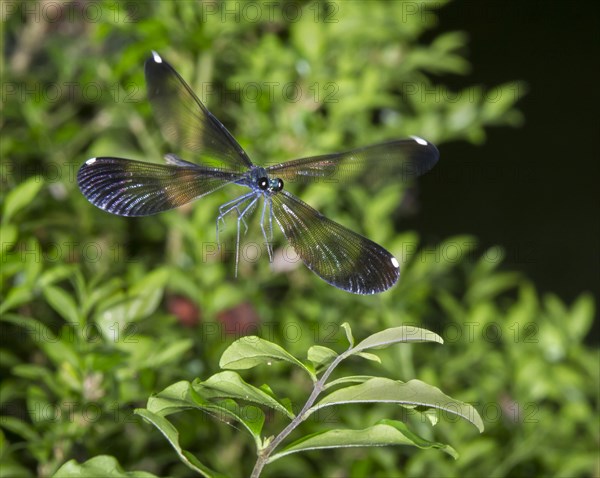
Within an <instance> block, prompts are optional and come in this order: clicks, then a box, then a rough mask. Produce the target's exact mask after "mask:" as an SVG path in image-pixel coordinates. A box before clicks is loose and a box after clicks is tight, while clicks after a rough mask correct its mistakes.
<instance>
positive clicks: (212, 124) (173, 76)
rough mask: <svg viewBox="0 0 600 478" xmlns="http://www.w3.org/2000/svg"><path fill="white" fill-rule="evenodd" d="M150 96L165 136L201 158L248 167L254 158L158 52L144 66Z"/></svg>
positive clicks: (206, 161)
mask: <svg viewBox="0 0 600 478" xmlns="http://www.w3.org/2000/svg"><path fill="white" fill-rule="evenodd" d="M144 72H145V74H146V84H147V87H148V99H149V100H150V103H151V104H152V109H153V111H154V116H155V118H156V120H157V122H158V124H159V125H160V128H161V131H162V133H163V136H164V137H165V139H167V140H168V141H169V142H170V143H171V144H172V146H179V147H183V148H185V149H188V150H190V151H193V152H195V153H198V154H199V158H198V160H199V162H201V163H203V164H207V165H210V166H217V167H219V166H220V165H227V167H228V168H229V169H234V170H236V171H242V170H244V171H245V170H247V169H248V168H249V167H250V166H252V161H250V158H248V155H247V154H246V153H245V151H244V150H243V149H242V147H241V146H240V145H239V144H238V143H237V141H236V140H235V139H234V138H233V136H232V135H231V133H230V132H229V131H227V129H226V128H225V126H223V125H222V124H221V122H220V121H219V120H218V119H217V118H215V117H214V116H213V114H212V113H211V112H210V111H208V109H206V107H205V106H204V105H203V104H202V102H201V101H200V100H199V99H198V98H197V97H196V95H195V94H194V92H193V91H192V89H191V88H190V87H189V86H188V85H187V83H186V82H185V81H184V80H183V78H181V76H179V73H177V72H176V71H175V70H174V69H173V67H172V66H171V65H169V64H168V63H167V62H166V61H165V60H163V59H162V58H161V57H160V56H159V55H158V53H156V52H152V56H151V57H150V58H148V60H146V64H145V66H144Z"/></svg>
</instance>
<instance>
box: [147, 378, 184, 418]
mask: <svg viewBox="0 0 600 478" xmlns="http://www.w3.org/2000/svg"><path fill="white" fill-rule="evenodd" d="M190 386H191V384H190V382H188V381H187V380H182V381H181V382H177V383H174V384H173V385H169V386H168V387H167V388H165V389H164V390H162V391H160V392H158V393H157V394H156V395H152V396H151V397H150V398H149V399H148V403H147V404H146V407H147V408H148V410H149V411H150V412H152V413H154V414H156V415H160V416H161V417H165V416H167V415H170V414H171V413H176V412H178V411H182V410H187V409H189V408H192V407H193V406H194V404H193V403H192V402H191V400H190V398H189V393H190Z"/></svg>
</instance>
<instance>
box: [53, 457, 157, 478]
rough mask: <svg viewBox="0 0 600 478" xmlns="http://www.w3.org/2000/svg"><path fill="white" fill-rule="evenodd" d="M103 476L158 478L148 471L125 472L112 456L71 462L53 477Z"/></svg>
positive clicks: (85, 477) (108, 477)
mask: <svg viewBox="0 0 600 478" xmlns="http://www.w3.org/2000/svg"><path fill="white" fill-rule="evenodd" d="M93 476H102V477H107V478H157V477H156V475H153V474H152V473H148V472H147V471H123V468H122V467H121V465H120V464H119V462H118V461H117V460H116V459H115V458H114V457H112V456H109V455H99V456H95V457H94V458H90V459H89V460H88V461H84V462H83V463H78V462H77V461H76V460H69V461H68V462H66V463H65V464H64V465H63V466H61V467H60V468H59V469H58V470H57V471H56V473H55V474H54V475H53V477H54V478H89V477H93Z"/></svg>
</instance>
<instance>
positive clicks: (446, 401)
mask: <svg viewBox="0 0 600 478" xmlns="http://www.w3.org/2000/svg"><path fill="white" fill-rule="evenodd" d="M367 402H369V403H375V402H383V403H398V404H401V405H402V404H408V405H420V406H424V407H430V408H437V409H439V410H444V411H446V412H448V413H451V414H453V415H458V416H460V417H462V418H464V419H465V420H468V421H469V422H471V423H472V424H473V425H475V426H476V427H477V428H478V429H479V431H480V432H482V431H483V422H482V420H481V417H480V416H479V413H477V410H475V409H474V408H473V407H472V406H471V405H469V404H467V403H463V402H460V401H458V400H455V399H453V398H451V397H449V396H447V395H445V394H444V393H442V391H441V390H440V389H439V388H436V387H433V386H432V385H428V384H426V383H424V382H421V381H420V380H410V381H408V382H406V383H403V382H400V381H396V380H390V379H389V378H381V377H377V378H372V379H371V380H367V381H366V382H364V383H361V384H360V385H352V386H349V387H345V388H341V389H339V390H335V391H333V392H331V393H330V394H329V395H327V396H326V397H325V398H323V399H322V400H321V401H320V402H319V403H317V404H316V405H314V406H313V407H311V408H310V409H309V410H308V411H307V412H306V415H305V417H307V416H308V415H310V414H311V413H313V412H315V411H317V410H319V409H320V408H324V407H329V406H332V405H344V404H347V403H367Z"/></svg>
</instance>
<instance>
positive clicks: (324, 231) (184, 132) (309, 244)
mask: <svg viewBox="0 0 600 478" xmlns="http://www.w3.org/2000/svg"><path fill="white" fill-rule="evenodd" d="M145 76H146V83H147V86H148V99H149V100H150V103H151V105H152V108H153V111H154V116H155V117H156V119H157V121H158V123H159V125H160V128H161V131H162V133H163V135H164V136H165V138H166V139H167V140H169V141H170V142H171V144H173V145H177V146H179V147H181V148H183V149H185V150H188V151H190V152H193V153H195V154H196V157H195V160H196V161H197V163H192V162H188V161H186V160H184V159H182V158H180V157H179V156H177V155H175V154H172V153H169V154H167V155H166V156H165V162H166V164H154V163H146V162H141V161H134V160H130V159H123V158H116V157H97V158H92V159H89V160H87V161H86V162H85V164H83V165H82V166H81V168H80V169H79V172H78V174H77V181H78V184H79V188H80V189H81V192H82V193H83V194H84V196H85V197H86V198H87V199H88V200H89V201H90V202H91V203H92V204H94V205H95V206H97V207H99V208H101V209H103V210H105V211H107V212H110V213H113V214H118V215H121V216H148V215H151V214H156V213H159V212H162V211H167V210H169V209H173V208H176V207H179V206H182V205H183V204H186V203H188V202H190V201H193V200H195V199H198V198H201V197H202V196H204V195H206V194H209V193H211V192H213V191H215V190H217V189H219V188H222V187H224V186H226V185H228V184H237V185H240V186H245V187H246V188H248V192H246V193H245V194H242V195H241V196H239V197H237V198H236V199H234V200H232V201H230V202H228V203H226V204H224V205H222V206H221V207H220V208H219V215H218V216H217V241H218V230H219V229H218V228H219V221H222V220H224V217H225V216H226V215H227V214H230V213H232V212H234V211H235V213H236V214H237V245H236V251H237V252H236V274H237V264H238V261H239V243H240V225H241V224H244V226H246V222H245V217H246V216H247V215H248V214H249V213H251V212H252V211H253V210H254V208H255V207H256V206H257V205H258V203H259V201H260V200H261V199H262V207H261V213H260V214H261V221H260V223H261V230H262V233H263V236H264V238H265V242H266V243H267V249H268V251H269V257H270V259H271V260H272V258H273V255H272V250H271V246H270V244H271V240H272V238H273V218H275V222H276V223H277V224H278V225H279V227H280V229H281V231H282V232H283V235H284V236H285V237H286V238H287V240H288V241H289V242H290V244H291V245H292V247H293V248H294V249H295V251H296V253H297V254H298V255H299V256H300V258H301V259H302V261H303V262H304V264H306V266H307V267H308V268H309V269H310V270H312V271H313V272H314V273H315V274H317V275H318V276H319V277H321V278H322V279H323V280H325V281H326V282H328V283H329V284H331V285H333V286H335V287H338V288H340V289H343V290H346V291H348V292H352V293H354V294H375V293H378V292H383V291H385V290H387V289H389V288H390V287H391V286H392V285H394V284H395V283H396V281H397V280H398V277H399V276H400V264H399V262H398V260H397V259H396V258H395V257H394V256H393V255H392V254H390V253H389V252H388V251H387V250H385V249H384V248H383V247H381V246H379V245H378V244H376V243H374V242H372V241H370V240H369V239H367V238H365V237H363V236H361V235H359V234H357V233H355V232H352V231H351V230H349V229H347V228H345V227H344V226H342V225H340V224H338V223H336V222H334V221H332V220H330V219H328V218H326V217H325V216H323V215H322V214H321V213H319V212H318V211H316V210H315V209H313V208H312V207H310V206H309V205H308V204H306V203H305V202H303V201H302V200H300V199H299V198H297V197H296V196H294V195H293V194H290V193H289V192H288V191H287V190H286V188H285V185H286V183H288V182H289V183H293V182H297V181H310V180H318V179H319V178H325V177H326V178H328V179H329V180H334V181H339V182H342V181H349V180H354V179H356V178H361V179H362V180H367V181H368V180H370V179H376V180H378V181H381V180H386V181H406V180H410V179H413V178H415V177H417V176H420V175H421V174H423V173H425V172H427V171H429V170H430V169H431V168H432V167H433V166H434V165H435V164H436V163H437V161H438V159H439V152H438V150H437V148H436V147H435V146H434V145H433V144H432V143H430V142H428V141H426V140H424V139H422V138H419V137H416V136H413V137H411V138H408V139H400V140H394V141H389V142H386V143H380V144H375V145H372V146H366V147H363V148H358V149H354V150H351V151H346V152H343V153H332V154H326V155H323V156H313V157H308V158H302V159H296V160H293V161H288V162H285V163H281V164H277V165H274V166H269V167H266V168H263V167H261V166H257V165H255V164H253V163H252V161H250V158H249V157H248V155H247V154H246V152H245V151H244V150H243V149H242V147H241V146H240V145H239V144H238V143H237V141H236V140H235V139H234V137H233V136H232V135H231V133H229V131H227V129H226V128H225V126H223V125H222V124H221V122H220V121H219V120H218V119H217V118H216V117H215V116H213V115H212V113H211V112H210V111H208V109H207V108H206V107H205V106H204V105H203V104H202V102H201V101H200V100H199V99H198V98H197V97H196V95H195V94H194V92H193V91H192V90H191V88H190V87H189V86H188V85H187V84H186V82H185V81H184V80H183V78H181V76H179V74H178V73H177V72H176V71H175V69H173V67H172V66H171V65H169V63H167V62H166V61H165V60H164V59H163V58H162V57H160V56H159V55H158V54H157V53H156V52H152V56H151V57H150V58H149V59H148V60H147V61H146V64H145Z"/></svg>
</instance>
